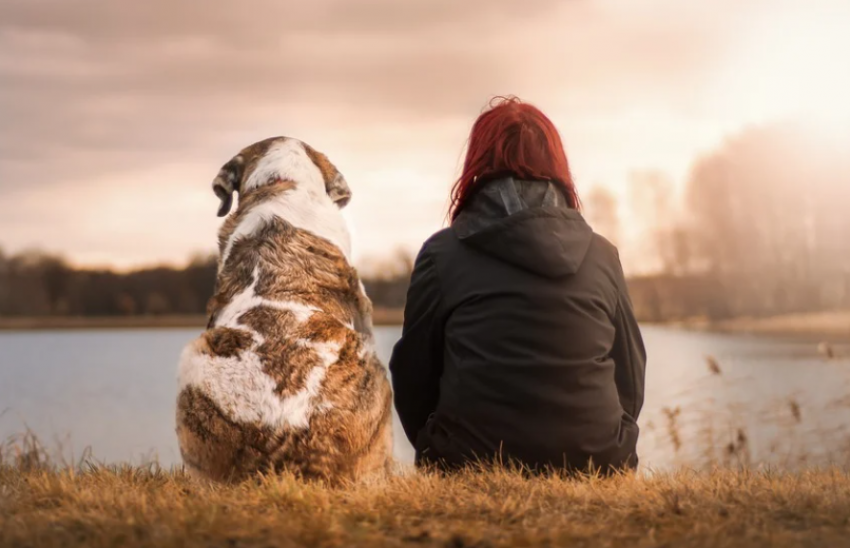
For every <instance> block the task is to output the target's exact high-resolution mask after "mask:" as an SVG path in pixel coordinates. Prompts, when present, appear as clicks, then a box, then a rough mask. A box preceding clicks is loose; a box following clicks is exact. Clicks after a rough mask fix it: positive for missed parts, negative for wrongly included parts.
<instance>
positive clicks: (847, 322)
mask: <svg viewBox="0 0 850 548" xmlns="http://www.w3.org/2000/svg"><path fill="white" fill-rule="evenodd" d="M666 325H674V326H678V327H683V328H686V329H694V330H700V331H714V332H719V333H740V334H750V335H761V336H770V337H783V338H794V339H803V340H811V341H814V342H820V341H829V342H834V343H835V342H844V343H847V342H850V310H847V311H831V312H808V313H804V314H785V315H781V316H770V317H764V318H753V317H743V318H734V319H730V320H723V321H718V322H711V321H708V320H705V319H692V320H685V321H681V322H671V323H668V324H666Z"/></svg>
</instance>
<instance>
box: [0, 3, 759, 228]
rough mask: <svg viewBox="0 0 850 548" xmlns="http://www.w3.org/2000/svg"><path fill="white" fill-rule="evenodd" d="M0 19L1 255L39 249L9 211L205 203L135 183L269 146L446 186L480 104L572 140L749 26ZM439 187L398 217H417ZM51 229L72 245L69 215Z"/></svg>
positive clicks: (41, 7) (314, 17) (557, 12)
mask: <svg viewBox="0 0 850 548" xmlns="http://www.w3.org/2000/svg"><path fill="white" fill-rule="evenodd" d="M2 2H3V4H2V7H1V8H0V9H2V17H0V81H2V82H3V85H2V87H0V117H2V124H0V218H4V217H5V218H6V220H0V228H5V229H7V230H5V232H7V233H9V230H8V229H9V228H10V227H11V228H12V229H18V230H19V234H20V235H19V236H18V237H17V240H14V238H13V241H12V244H13V245H23V243H25V242H33V241H41V240H44V239H47V238H49V237H52V236H53V235H54V234H53V233H52V232H51V233H50V234H48V233H47V232H44V231H41V232H40V231H39V229H37V227H35V228H34V226H33V225H32V224H31V223H30V224H27V225H26V226H24V225H23V224H21V222H20V219H18V221H12V220H10V219H12V209H15V208H16V207H17V206H16V205H15V204H14V203H13V197H15V196H18V197H20V196H22V195H27V193H28V192H31V191H32V190H33V189H35V188H39V189H48V188H56V189H59V190H57V191H56V192H51V193H48V195H55V196H59V195H62V196H66V195H73V196H77V197H80V198H81V197H84V196H85V197H87V199H91V200H96V197H97V191H96V190H95V189H94V185H93V183H91V181H94V180H97V181H103V180H110V179H111V180H114V181H118V182H120V181H126V180H129V179H134V180H142V179H144V180H145V181H146V183H145V184H146V185H152V186H159V188H157V189H156V192H154V191H153V190H151V191H150V192H145V193H144V194H143V195H128V198H130V199H132V200H134V201H139V202H140V203H144V202H145V200H151V199H152V198H151V197H152V196H157V197H158V198H157V199H162V198H161V197H162V196H163V193H167V189H168V188H169V187H174V185H188V184H192V185H200V186H198V188H199V190H198V192H206V191H207V180H206V178H203V181H202V182H196V181H186V180H184V181H173V180H161V179H160V180H156V178H153V177H148V176H146V175H144V174H145V173H150V172H152V171H156V170H157V169H160V168H161V167H162V166H169V165H178V164H181V163H182V164H191V165H193V166H197V165H209V169H208V171H209V172H210V173H214V172H215V170H216V169H217V167H218V165H219V164H220V163H223V162H224V161H225V160H226V159H228V158H229V156H230V155H231V154H232V153H233V152H235V150H237V149H238V148H240V147H241V146H243V145H245V144H247V142H248V140H249V139H258V138H262V137H266V136H268V135H271V134H288V135H293V136H297V137H303V138H305V140H308V141H319V143H317V145H318V146H319V148H322V149H325V148H327V147H330V148H331V149H334V150H335V151H336V153H335V155H332V158H333V159H334V160H335V161H338V162H339V163H341V164H347V165H349V166H351V167H350V169H351V170H352V171H354V172H355V173H358V174H360V175H361V176H362V177H363V178H364V179H367V180H368V179H369V178H370V177H372V176H373V175H374V176H375V177H378V178H381V177H392V176H394V175H391V174H396V175H397V176H398V177H404V174H405V173H408V172H410V171H411V170H414V171H416V170H418V171H417V173H419V174H420V175H419V179H417V181H420V180H422V179H427V178H428V177H432V176H435V177H436V176H438V177H441V178H442V180H445V181H448V179H449V178H450V176H451V175H452V173H451V169H452V168H454V164H455V160H456V158H457V153H458V152H459V149H460V146H461V145H462V143H463V138H464V137H465V132H466V130H467V128H468V124H469V123H470V122H471V120H472V119H473V118H474V116H475V115H477V113H478V112H479V111H480V109H481V107H482V106H483V105H484V103H485V102H486V100H487V99H488V98H489V96H491V95H493V94H500V93H516V94H518V95H520V96H522V97H526V98H528V99H530V100H532V101H533V102H539V103H541V106H549V105H551V108H552V110H553V111H558V112H560V113H561V115H562V116H564V115H566V116H569V117H570V120H571V121H573V122H574V123H575V127H582V124H586V125H587V126H588V127H590V126H592V125H593V124H594V123H596V121H597V119H598V118H599V117H603V116H610V115H611V113H612V112H613V113H616V112H617V111H618V110H628V109H630V108H633V107H634V106H635V105H642V106H644V107H645V106H646V105H663V106H664V107H665V108H680V109H684V110H687V109H693V108H695V107H694V105H695V101H696V99H695V98H696V97H697V94H696V93H694V92H695V90H698V89H699V87H700V86H701V85H702V84H703V83H704V82H706V81H707V80H708V79H709V78H710V76H711V71H712V70H713V67H714V66H715V65H717V64H718V63H720V62H721V61H722V60H723V59H724V57H725V56H727V55H729V54H730V49H731V48H732V43H733V41H731V40H729V36H730V35H731V34H732V33H733V32H736V30H735V29H736V28H737V27H736V26H737V25H739V24H740V21H742V20H745V19H746V18H747V17H748V14H749V11H748V10H747V9H743V8H735V9H732V7H733V6H738V5H739V3H737V2H732V1H731V0H724V1H723V2H721V3H723V4H724V5H726V4H728V6H727V7H729V8H730V9H728V10H724V9H721V7H720V6H719V4H715V3H712V4H711V7H705V6H700V5H696V3H682V2H679V1H673V0H651V1H648V2H641V3H640V7H636V4H638V3H634V2H629V1H623V0H616V1H612V0H598V1H590V0H566V1H565V0H525V1H522V0H464V1H462V2H461V1H456V0H429V1H427V2H399V1H396V0H360V1H356V2H353V1H350V0H311V1H309V2H292V1H285V2H281V1H279V0H246V1H242V2H238V3H237V2H205V3H198V2H194V1H188V0H146V1H144V2H125V1H115V0H2ZM683 4H688V5H687V6H684V5H683ZM564 113H566V114H564ZM600 138H604V139H607V138H608V137H606V136H602V137H600ZM314 144H316V143H314ZM438 156H442V157H443V158H446V160H444V161H443V164H442V165H441V167H439V168H435V167H434V165H435V164H434V162H433V159H434V158H436V157H438ZM337 158H339V160H337ZM446 166H448V167H446ZM191 173H192V174H193V176H198V177H201V175H200V172H199V171H194V170H193V171H191ZM204 177H205V176H204ZM381 180H384V181H385V179H381ZM376 184H377V186H376V187H375V188H376V192H377V189H378V187H380V186H381V184H385V183H381V184H378V183H376ZM417 184H421V185H424V183H417ZM445 186H446V185H437V186H434V187H432V188H430V189H429V190H427V191H425V190H423V191H422V193H421V194H419V195H417V196H412V197H410V198H409V199H410V203H409V207H411V208H412V207H416V203H420V202H427V203H431V204H436V203H437V202H439V201H441V200H439V196H442V195H443V194H444V192H445ZM142 188H144V186H139V185H136V186H133V185H131V184H127V189H128V190H127V192H131V191H132V192H136V191H138V190H139V189H142ZM181 192H182V190H181ZM28 196H29V197H28V198H27V202H26V203H28V204H37V201H35V202H34V201H33V195H32V194H30V195H28ZM382 199H384V197H383V196H376V195H372V196H370V197H366V196H363V197H361V203H364V204H368V207H369V208H380V207H381V206H380V204H381V203H383V202H382ZM15 200H17V198H15ZM30 207H32V208H33V210H31V213H32V214H31V215H30V217H38V216H39V215H47V214H48V210H47V209H42V210H39V209H38V206H37V205H31V206H30ZM92 207H93V206H92ZM364 207H365V206H364ZM432 209H433V208H432ZM85 211H92V210H91V209H90V210H85ZM361 211H362V210H361ZM404 211H405V210H404V209H403V208H401V209H397V210H396V213H397V214H398V215H402V216H403V215H404ZM428 211H429V213H428V214H427V215H428V217H429V218H431V217H434V218H439V217H440V216H439V215H437V214H435V213H434V211H432V210H430V209H429V210H428ZM53 213H54V212H53V210H50V214H53ZM373 213H374V211H373ZM71 214H72V212H69V215H71ZM416 215H418V216H422V215H425V214H424V213H421V212H417V214H416ZM373 216H376V217H380V214H379V213H377V214H375V215H373ZM391 217H392V215H390V213H387V215H386V217H385V218H383V219H384V222H390V221H392V222H396V221H397V220H398V219H397V218H396V217H392V218H391ZM170 221H172V222H173V221H174V220H173V219H171V220H170ZM51 222H52V223H53V224H54V226H56V227H59V230H60V231H63V230H66V229H67V230H72V226H73V218H72V217H70V216H69V217H67V218H64V219H63V218H56V219H53V220H52V221H51ZM422 231H423V230H414V231H413V233H415V234H416V235H417V236H418V234H419V233H420V232H422ZM413 237H414V236H411V238H413ZM5 239H8V238H5ZM63 245H64V244H63ZM98 245H100V244H98Z"/></svg>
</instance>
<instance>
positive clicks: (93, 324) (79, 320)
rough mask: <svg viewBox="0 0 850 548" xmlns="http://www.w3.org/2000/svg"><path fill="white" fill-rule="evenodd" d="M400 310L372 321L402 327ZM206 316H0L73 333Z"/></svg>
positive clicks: (11, 324)
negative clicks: (73, 331)
mask: <svg viewBox="0 0 850 548" xmlns="http://www.w3.org/2000/svg"><path fill="white" fill-rule="evenodd" d="M403 319H404V311H403V310H401V309H383V308H379V309H375V311H374V313H373V316H372V321H373V323H374V325H376V326H394V325H401V323H402V320H403ZM207 320H208V318H207V316H206V315H202V314H184V315H176V314H175V315H165V316H44V317H0V332H3V331H53V330H61V331H72V330H88V329H195V328H197V329H198V330H203V329H204V328H205V327H206V325H207Z"/></svg>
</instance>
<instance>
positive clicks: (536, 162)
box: [449, 97, 581, 220]
mask: <svg viewBox="0 0 850 548" xmlns="http://www.w3.org/2000/svg"><path fill="white" fill-rule="evenodd" d="M502 175H512V176H514V177H516V178H518V179H524V180H529V179H530V180H548V181H553V182H556V183H557V184H558V185H560V187H561V190H563V192H564V195H565V196H566V198H567V204H568V205H569V206H570V207H571V208H573V209H581V202H580V200H579V197H578V193H577V192H576V188H575V185H574V184H573V177H572V175H571V174H570V165H569V163H568V162H567V155H566V153H565V152H564V145H563V144H562V143H561V136H560V135H559V134H558V130H557V129H556V128H555V125H554V124H553V123H552V121H551V120H549V118H547V117H546V115H545V114H543V113H542V112H540V110H539V109H537V108H536V107H534V106H532V105H529V104H527V103H523V102H522V101H520V100H519V99H517V98H516V97H495V98H494V99H493V100H492V101H490V105H489V109H487V110H486V111H485V112H484V113H482V114H481V116H479V117H478V119H477V120H476V121H475V123H474V124H473V125H472V131H471V132H470V134H469V147H468V149H467V151H466V159H465V160H464V162H463V172H462V173H461V175H460V178H458V180H457V182H455V184H454V187H452V194H451V197H452V203H451V206H450V207H449V216H450V217H451V219H452V220H454V219H456V218H457V216H458V214H459V213H460V212H461V210H462V209H463V208H464V207H465V206H466V204H467V203H468V202H469V199H470V198H471V197H472V195H473V194H475V191H476V190H478V188H479V187H480V186H481V184H482V183H484V182H485V181H486V180H488V179H493V178H495V177H498V176H502Z"/></svg>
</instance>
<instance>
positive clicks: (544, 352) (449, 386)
mask: <svg viewBox="0 0 850 548" xmlns="http://www.w3.org/2000/svg"><path fill="white" fill-rule="evenodd" d="M418 266H419V268H418V269H417V270H418V272H417V275H418V276H417V275H415V277H414V280H413V285H414V286H416V285H420V286H421V285H425V284H427V285H434V286H435V287H437V288H438V292H439V297H438V300H439V305H438V306H437V307H436V308H435V310H434V311H433V316H434V318H433V319H432V321H434V322H435V323H436V324H438V325H442V326H443V327H442V330H441V331H442V337H438V338H441V339H442V342H441V343H435V344H438V346H442V356H433V358H436V360H435V361H437V362H441V368H440V369H441V374H440V377H441V379H440V383H439V402H438V404H437V405H436V407H435V409H434V410H435V416H434V418H433V419H432V424H431V425H430V426H431V428H430V430H431V432H430V433H427V432H426V434H424V438H428V439H427V440H426V439H424V438H423V439H420V440H419V441H418V443H417V445H418V446H420V448H424V446H425V445H428V444H434V443H435V439H434V438H436V443H437V444H438V445H439V444H440V443H441V442H444V443H443V445H442V446H441V447H439V448H432V449H431V450H432V451H439V452H441V453H446V454H441V457H442V458H443V459H444V460H447V461H455V460H457V461H459V462H458V463H460V461H465V460H469V458H471V457H473V456H478V457H488V456H493V455H495V454H499V455H501V456H502V457H503V458H516V459H519V460H521V461H523V462H524V463H526V464H528V465H531V466H535V465H546V464H552V465H556V466H560V465H563V464H565V461H566V463H567V464H571V465H572V466H573V467H581V466H583V465H584V464H586V463H587V461H588V459H589V458H593V460H594V462H595V463H597V464H598V465H601V466H606V465H608V464H611V465H614V466H621V465H622V464H624V463H626V462H628V461H629V459H630V458H633V456H634V446H635V442H636V439H637V427H636V425H635V424H634V419H633V416H634V415H636V414H637V408H638V407H639V401H640V400H642V394H638V393H633V394H632V395H630V397H628V398H626V399H627V400H628V401H624V402H623V404H622V405H621V401H620V395H619V394H618V390H617V387H616V385H615V383H614V382H613V379H614V376H615V363H614V359H613V355H614V354H616V353H617V352H622V351H623V349H617V348H615V339H616V338H617V337H616V333H617V330H616V329H615V327H614V323H615V322H616V321H617V318H618V314H619V308H620V306H621V303H620V298H621V294H622V292H623V291H622V290H623V288H622V284H623V280H622V274H621V269H620V266H619V260H618V258H617V252H616V250H615V248H614V247H613V246H612V245H611V244H609V243H608V242H607V241H605V240H604V239H603V238H601V237H599V236H597V235H595V234H594V233H593V231H592V230H591V229H590V227H589V226H588V225H587V224H586V223H585V222H584V220H583V219H582V217H581V215H580V214H579V213H578V212H577V211H575V210H573V209H570V208H569V207H567V206H566V205H565V201H564V197H563V195H562V193H561V192H560V190H559V189H558V188H557V187H556V186H555V185H554V184H552V183H548V182H540V181H518V180H516V179H513V178H511V177H506V178H500V179H496V180H493V181H490V182H488V183H486V185H485V186H484V187H483V188H482V189H481V191H480V192H478V193H477V194H476V196H475V197H474V198H473V199H472V200H471V201H470V203H469V205H468V206H467V207H466V208H465V209H464V211H463V212H462V213H461V214H460V215H459V216H458V217H457V219H456V220H455V222H454V223H453V225H452V227H451V228H450V229H447V230H444V231H441V232H439V233H437V234H436V235H435V236H434V237H432V238H431V239H430V240H429V241H428V242H427V243H426V244H425V246H424V247H423V251H422V253H421V254H420V257H419V260H418ZM417 277H418V278H419V279H416V278H417ZM429 293H430V292H423V293H420V292H415V291H412V292H411V302H409V303H408V310H415V309H416V307H417V302H416V301H417V300H418V299H417V296H418V295H421V296H422V298H424V299H429V300H431V301H432V302H431V304H433V295H429ZM410 335H411V334H410V333H407V337H408V338H409V337H410ZM415 347H416V345H413V346H412V347H411V350H412V351H413V352H417V351H418V350H416V348H415ZM406 350H407V346H406V345H405V341H404V339H403V340H402V342H400V343H399V345H398V346H397V348H396V352H395V353H394V356H393V362H392V363H391V367H392V368H393V375H394V379H395V381H396V382H402V379H400V378H399V377H400V376H404V374H405V371H406V370H408V369H409V365H406V366H405V367H402V368H399V367H398V364H402V363H403V364H410V362H411V361H412V360H416V357H415V356H413V355H406V354H407V353H406ZM633 350H634V351H636V352H638V351H640V352H642V348H641V349H633ZM436 352H440V350H436ZM420 355H421V354H420ZM433 358H432V359H433ZM417 361H418V360H417ZM400 369H401V370H400ZM638 374H640V375H641V377H642V371H640V372H632V373H630V374H629V376H630V377H635V376H637V375H638ZM638 390H640V391H641V392H642V388H638V387H637V386H633V387H632V388H630V389H628V391H630V392H637V391H638ZM397 405H400V406H402V407H404V403H403V402H397ZM624 407H626V408H628V409H626V410H625V412H624ZM399 411H400V414H401V415H402V419H403V420H404V415H405V414H404V413H403V412H402V409H401V408H400V409H399ZM409 434H411V432H409ZM416 436H419V433H418V432H417V433H416ZM441 438H442V439H441ZM449 440H451V444H449V445H446V443H445V442H448V441H449ZM450 453H455V454H450ZM473 453H474V455H473ZM426 458H427V455H426Z"/></svg>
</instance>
